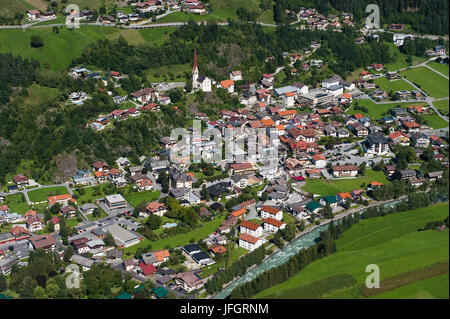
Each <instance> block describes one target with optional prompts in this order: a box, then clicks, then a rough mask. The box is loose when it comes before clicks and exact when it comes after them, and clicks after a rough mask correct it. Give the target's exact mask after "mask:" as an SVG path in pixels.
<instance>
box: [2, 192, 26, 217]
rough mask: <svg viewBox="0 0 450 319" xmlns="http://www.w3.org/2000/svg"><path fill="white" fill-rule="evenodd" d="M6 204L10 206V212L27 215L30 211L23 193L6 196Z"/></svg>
mask: <svg viewBox="0 0 450 319" xmlns="http://www.w3.org/2000/svg"><path fill="white" fill-rule="evenodd" d="M5 204H6V205H8V207H9V210H10V211H11V212H13V213H18V214H25V213H26V212H27V211H28V210H29V209H30V208H29V207H28V204H27V202H26V201H25V197H24V196H23V195H22V194H21V193H20V194H13V195H8V196H6V202H5Z"/></svg>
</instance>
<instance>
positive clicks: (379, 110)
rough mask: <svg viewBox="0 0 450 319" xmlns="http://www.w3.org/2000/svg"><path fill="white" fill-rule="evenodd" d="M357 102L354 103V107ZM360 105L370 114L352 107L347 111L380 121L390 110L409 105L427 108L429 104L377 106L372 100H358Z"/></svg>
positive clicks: (402, 103) (407, 103)
mask: <svg viewBox="0 0 450 319" xmlns="http://www.w3.org/2000/svg"><path fill="white" fill-rule="evenodd" d="M354 104H355V102H353V103H352V105H354ZM358 104H359V105H360V106H364V107H366V108H367V109H368V112H367V113H366V112H363V111H361V110H355V108H354V107H353V106H352V107H350V108H349V109H348V110H347V113H348V114H355V113H362V114H364V115H367V116H369V117H370V118H371V119H380V118H382V117H383V116H384V115H386V114H387V113H388V112H389V110H390V109H393V108H395V107H403V108H406V107H407V106H409V105H422V106H427V105H428V104H427V103H424V102H414V103H409V102H398V103H388V104H376V103H374V102H372V101H371V100H358Z"/></svg>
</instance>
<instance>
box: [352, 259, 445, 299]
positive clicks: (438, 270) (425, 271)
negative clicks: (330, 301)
mask: <svg viewBox="0 0 450 319" xmlns="http://www.w3.org/2000/svg"><path fill="white" fill-rule="evenodd" d="M448 271H449V261H448V260H447V261H445V262H443V263H436V264H433V265H430V266H428V267H425V268H421V269H417V270H412V271H409V272H406V273H403V274H399V275H397V276H393V277H390V278H386V279H383V280H382V281H381V282H380V288H367V287H366V286H365V285H364V286H360V287H359V291H360V293H361V294H362V295H363V296H364V297H371V296H375V295H377V294H380V293H382V292H386V291H389V290H393V289H396V288H399V287H402V286H406V285H409V284H412V283H414V282H416V281H421V280H424V279H428V278H431V277H434V276H438V275H442V274H445V273H447V272H448Z"/></svg>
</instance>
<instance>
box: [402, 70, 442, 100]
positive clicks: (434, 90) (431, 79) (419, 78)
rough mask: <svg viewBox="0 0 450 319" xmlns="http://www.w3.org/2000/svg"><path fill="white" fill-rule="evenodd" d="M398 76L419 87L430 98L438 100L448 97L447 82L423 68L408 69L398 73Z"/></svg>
mask: <svg viewBox="0 0 450 319" xmlns="http://www.w3.org/2000/svg"><path fill="white" fill-rule="evenodd" d="M400 74H401V75H402V76H404V77H405V78H407V79H408V80H409V81H411V82H413V83H416V84H418V85H420V87H421V88H422V90H424V91H425V92H426V93H427V94H428V95H429V96H431V97H434V98H437V99H439V98H443V97H447V96H448V95H449V94H448V92H449V89H448V85H449V82H448V80H447V79H445V78H443V77H442V76H440V75H439V74H437V73H435V72H433V71H431V70H429V69H427V68H425V67H418V68H414V69H410V70H407V71H403V72H400Z"/></svg>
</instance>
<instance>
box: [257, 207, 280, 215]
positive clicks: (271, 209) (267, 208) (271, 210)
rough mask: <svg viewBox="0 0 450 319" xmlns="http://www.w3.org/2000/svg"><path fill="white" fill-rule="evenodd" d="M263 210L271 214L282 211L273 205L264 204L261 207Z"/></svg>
mask: <svg viewBox="0 0 450 319" xmlns="http://www.w3.org/2000/svg"><path fill="white" fill-rule="evenodd" d="M261 210H262V211H265V212H267V213H269V214H272V215H276V214H277V213H278V212H279V211H280V210H279V209H278V208H275V207H272V206H263V207H261Z"/></svg>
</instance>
